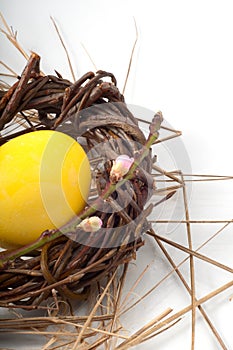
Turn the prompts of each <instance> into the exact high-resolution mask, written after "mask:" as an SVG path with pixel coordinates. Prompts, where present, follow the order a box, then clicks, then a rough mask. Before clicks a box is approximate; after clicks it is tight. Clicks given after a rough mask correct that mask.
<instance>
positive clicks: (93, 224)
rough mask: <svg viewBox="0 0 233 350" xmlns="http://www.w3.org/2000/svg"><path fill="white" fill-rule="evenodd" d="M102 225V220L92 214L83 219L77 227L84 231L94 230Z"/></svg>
mask: <svg viewBox="0 0 233 350" xmlns="http://www.w3.org/2000/svg"><path fill="white" fill-rule="evenodd" d="M102 225H103V222H102V220H101V219H100V218H99V217H98V216H92V217H90V218H87V219H84V220H83V221H82V222H81V223H80V224H79V225H78V227H80V228H81V229H83V231H85V232H96V231H98V230H99V229H100V228H101V227H102Z"/></svg>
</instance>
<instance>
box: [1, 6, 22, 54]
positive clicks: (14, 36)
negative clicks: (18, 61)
mask: <svg viewBox="0 0 233 350" xmlns="http://www.w3.org/2000/svg"><path fill="white" fill-rule="evenodd" d="M0 18H1V20H2V23H3V26H4V27H5V29H1V28H0V31H1V32H2V33H3V34H4V35H5V36H6V37H7V39H8V40H9V41H10V42H11V43H12V44H13V46H14V47H15V48H16V49H17V50H18V51H19V52H20V53H21V54H22V55H23V57H24V58H26V60H28V59H29V55H28V54H27V53H26V51H25V50H24V49H23V48H22V46H21V45H20V44H19V42H18V40H17V32H14V31H13V29H12V28H10V27H9V26H8V24H7V21H6V20H5V18H4V16H3V15H2V13H1V12H0Z"/></svg>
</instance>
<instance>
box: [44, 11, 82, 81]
mask: <svg viewBox="0 0 233 350" xmlns="http://www.w3.org/2000/svg"><path fill="white" fill-rule="evenodd" d="M50 18H51V20H52V22H53V25H54V27H55V30H56V32H57V35H58V37H59V39H60V42H61V44H62V47H63V48H64V50H65V53H66V57H67V61H68V65H69V68H70V72H71V75H72V78H73V81H76V78H75V74H74V70H73V67H72V63H71V60H70V56H69V52H68V50H67V48H66V45H65V43H64V40H63V39H62V36H61V34H60V31H59V29H58V26H57V23H56V22H55V20H54V18H53V17H50Z"/></svg>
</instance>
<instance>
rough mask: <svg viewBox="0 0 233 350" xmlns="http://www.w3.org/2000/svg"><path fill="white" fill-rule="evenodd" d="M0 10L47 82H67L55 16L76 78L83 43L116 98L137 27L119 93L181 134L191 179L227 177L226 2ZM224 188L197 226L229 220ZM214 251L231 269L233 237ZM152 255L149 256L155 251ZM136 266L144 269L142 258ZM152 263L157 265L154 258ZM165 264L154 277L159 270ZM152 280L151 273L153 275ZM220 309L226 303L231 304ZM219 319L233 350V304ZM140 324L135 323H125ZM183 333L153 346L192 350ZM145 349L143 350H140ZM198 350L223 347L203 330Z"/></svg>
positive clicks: (232, 74) (229, 29)
mask: <svg viewBox="0 0 233 350" xmlns="http://www.w3.org/2000/svg"><path fill="white" fill-rule="evenodd" d="M0 10H1V12H2V13H3V15H4V16H5V19H6V20H7V22H8V24H9V25H11V26H13V28H14V29H15V30H17V31H18V40H19V42H20V44H21V45H22V46H23V47H24V48H25V49H26V50H28V51H29V50H32V51H36V52H37V53H39V54H40V55H41V57H42V62H41V63H42V70H43V71H44V72H45V73H47V74H50V73H53V70H54V69H56V70H57V71H59V72H60V73H61V74H62V75H63V76H64V77H67V78H69V79H72V78H71V75H70V71H69V68H68V64H67V61H66V57H65V53H64V51H63V49H62V47H61V44H60V42H59V39H58V36H57V34H56V32H55V29H54V27H53V25H52V22H51V20H50V16H52V17H53V18H54V19H55V20H56V22H57V24H58V26H59V29H60V31H61V34H62V36H63V38H64V41H65V43H66V46H67V48H68V50H69V53H70V56H71V60H72V64H73V67H74V70H75V74H76V78H78V77H80V76H81V75H82V74H84V73H85V72H87V71H89V70H95V68H94V67H93V64H92V63H91V61H90V59H89V58H88V57H87V55H86V53H85V50H84V49H83V46H82V44H84V46H85V48H86V49H87V51H88V52H89V54H90V55H91V58H92V60H93V61H94V63H95V65H96V67H97V68H98V69H103V70H106V71H110V72H113V73H114V74H115V76H116V78H117V80H118V85H119V88H120V89H121V90H122V88H123V85H124V80H125V76H126V72H127V68H128V63H129V59H130V55H131V50H132V46H133V43H134V40H135V26H134V18H135V21H136V24H137V28H138V32H139V37H138V43H137V46H136V50H135V55H134V57H133V62H132V69H131V72H130V76H129V80H128V84H127V88H126V90H125V98H126V101H127V102H128V103H129V104H134V105H139V106H142V107H145V108H148V109H149V110H152V111H157V110H162V112H163V115H164V117H165V119H166V120H167V121H168V122H169V123H170V124H171V125H172V126H173V127H174V128H176V129H178V130H182V133H183V136H182V140H183V143H184V145H185V147H186V149H187V152H188V155H189V159H190V161H191V164H192V172H193V173H199V174H219V175H233V162H232V150H233V147H232V146H233V141H232V132H233V128H232V127H233V122H232V120H233V98H232V94H233V50H232V45H233V20H232V18H233V10H232V1H230V0H229V1H228V0H223V1H216V0H212V1H207V0H202V1H201V0H196V1H187V0H186V1H185V0H176V1H174V0H173V1H172V0H170V1H169V0H164V1H157V0H155V1H152V0H144V1H133V0H132V1H123V0H118V1H107V0H106V1H103V0H99V1H94V0H85V1H84V0H77V1H74V0H66V1H58V0H57V1H55V0H54V1H52V0H40V1H27V0H21V1H18V0H1V1H0ZM0 54H1V60H2V61H4V62H6V63H7V64H9V65H10V66H11V67H12V68H14V69H15V70H16V71H17V73H20V72H21V71H22V69H23V67H24V65H25V60H24V59H23V58H22V57H21V56H20V54H19V53H18V52H17V51H16V49H15V48H13V47H12V46H11V44H10V43H9V42H8V41H7V40H6V39H5V38H4V36H3V35H2V36H1V37H0ZM221 186H222V187H221V188H219V187H218V186H216V187H215V185H214V186H212V187H211V186H208V185H206V187H205V186H203V187H202V188H201V192H200V193H201V197H198V198H199V199H198V201H199V202H198V201H197V203H196V204H195V205H197V206H198V207H195V208H194V209H193V212H194V214H197V215H196V217H195V218H198V215H199V216H200V215H201V214H203V209H200V206H203V208H205V210H204V213H205V214H206V215H207V216H208V215H209V216H210V218H212V219H214V218H224V219H231V218H232V217H233V215H232V208H233V200H232V193H233V192H232V185H231V186H229V184H227V185H224V184H221ZM228 186H229V187H228ZM195 193H196V192H195V191H194V193H193V198H194V201H195ZM213 203H216V205H214V204H213ZM209 209H210V211H209ZM211 210H212V212H211ZM202 218H204V217H203V216H202ZM173 239H175V233H174V234H173ZM219 247H220V248H219ZM148 249H149V248H148ZM213 249H216V250H217V252H218V254H219V256H218V258H219V259H220V257H221V258H226V260H227V257H226V256H227V253H228V254H229V255H228V260H227V262H228V264H230V263H231V262H232V259H231V252H232V230H231V231H229V232H228V234H227V237H223V238H222V240H220V241H218V242H216V245H215V246H214V247H213ZM149 252H150V254H151V256H153V255H154V251H153V250H152V251H150V250H149ZM157 253H158V252H157V251H156V254H157ZM208 253H210V254H211V253H212V252H209V251H206V254H208ZM140 258H141V259H142V260H143V259H145V264H146V263H147V261H146V258H145V255H144V258H143V251H142V253H140ZM216 258H217V257H216ZM148 259H149V258H148ZM155 259H158V261H160V258H155ZM158 261H157V260H156V264H157V263H158ZM161 261H162V260H161ZM161 261H160V265H159V266H160V271H162V269H163V267H164V265H163V263H161ZM138 264H139V263H138ZM139 267H140V266H139ZM157 272H158V271H157V270H156V267H154V274H155V275H156V276H157ZM134 273H135V274H136V272H135V271H134ZM208 273H209V272H208ZM216 273H217V272H216ZM216 273H215V272H214V274H213V280H214V279H215V276H217V275H216ZM153 276H154V275H153ZM200 278H201V277H200ZM203 281H205V283H207V286H208V282H207V279H206V276H204V275H203V279H202V280H200V285H201V286H202V288H205V284H203ZM144 285H145V284H144ZM164 288H165V289H164V290H163V289H162V291H161V295H167V293H168V294H169V293H170V294H173V288H174V286H172V285H171V284H169V285H168V286H164ZM207 289H208V288H207ZM228 296H229V295H228ZM223 299H224V298H223ZM221 300H222V299H221ZM224 300H225V302H226V300H227V296H226V298H225V299H224ZM161 302H162V301H161V300H159V298H158V299H156V303H155V304H156V305H157V307H158V310H156V309H155V307H156V306H155V305H153V307H151V308H150V307H149V305H150V304H148V303H147V304H146V305H147V306H146V310H147V315H148V321H149V319H150V316H151V318H152V317H154V316H155V315H156V314H157V311H158V312H159V310H160V309H161V310H162V306H160V303H161ZM219 303H220V301H219ZM220 304H221V303H220ZM219 307H220V306H219ZM211 308H213V306H210V309H211ZM230 308H231V309H230ZM161 310H160V311H161ZM217 310H223V311H222V313H221V311H216V310H215V315H216V323H217V325H218V326H219V327H220V328H221V330H222V334H223V337H224V339H225V341H226V344H227V345H228V349H232V348H233V344H232V340H231V330H230V327H231V328H232V326H229V324H231V325H232V316H231V315H232V312H233V308H232V304H229V305H228V304H227V303H226V304H224V305H223V306H222V309H221V307H220V309H219V308H218V309H217ZM150 314H151V315H150ZM229 317H231V320H230V319H229ZM136 318H137V317H135V315H134V319H133V320H132V321H131V323H132V322H133V321H134V320H135V319H136ZM144 318H145V317H144ZM129 323H130V321H129ZM135 327H136V326H135ZM200 327H201V326H200ZM132 328H133V326H132ZM183 328H184V329H183ZM183 328H182V327H181V328H180V329H181V330H178V331H177V333H170V336H171V338H169V339H170V340H168V341H167V343H166V342H164V338H161V339H162V340H161V343H158V340H157V341H156V342H155V343H154V344H155V345H154V346H157V348H158V349H161V350H167V349H168V350H170V349H171V348H172V349H179V350H183V349H184V350H186V349H188V348H189V344H190V341H189V330H188V326H187V327H186V328H185V327H183ZM185 331H187V332H188V333H187V334H188V335H187V334H186V333H185ZM182 332H183V333H182ZM167 337H169V335H167ZM171 339H172V340H171ZM150 344H151V343H150ZM151 348H153V345H148V349H151ZM140 349H141V348H140ZM142 349H146V345H144V346H143V347H142ZM197 349H210V350H212V349H213V350H215V349H219V347H217V345H216V343H214V342H212V341H209V333H208V332H205V331H202V330H201V328H200V329H199V336H198V339H197Z"/></svg>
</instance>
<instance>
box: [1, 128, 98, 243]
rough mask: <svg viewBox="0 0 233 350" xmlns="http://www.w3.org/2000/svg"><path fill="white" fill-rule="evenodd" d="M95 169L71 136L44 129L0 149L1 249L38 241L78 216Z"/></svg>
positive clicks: (19, 137) (86, 196) (23, 136)
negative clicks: (44, 233) (50, 230)
mask: <svg viewBox="0 0 233 350" xmlns="http://www.w3.org/2000/svg"><path fill="white" fill-rule="evenodd" d="M90 182H91V170H90V164H89V161H88V158H87V155H86V153H85V151H84V150H83V148H82V147H81V146H80V145H79V144H78V142H76V141H75V140H74V139H73V138H71V137H70V136H68V135H66V134H64V133H62V132H57V131H52V130H41V131H35V132H30V133H27V134H24V135H21V136H18V137H16V138H14V139H12V140H10V141H9V142H7V143H5V144H4V145H2V146H1V147H0V246H2V247H4V248H14V247H18V246H22V245H25V244H28V243H31V242H33V241H35V240H36V239H37V238H38V237H39V236H40V235H41V233H42V232H44V231H45V230H48V229H56V228H60V227H62V226H63V225H65V224H66V223H67V222H68V221H69V220H70V219H71V218H73V217H74V216H75V215H77V214H78V213H80V212H81V211H82V210H83V209H84V207H85V205H86V201H87V198H88V194H89V188H90Z"/></svg>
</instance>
